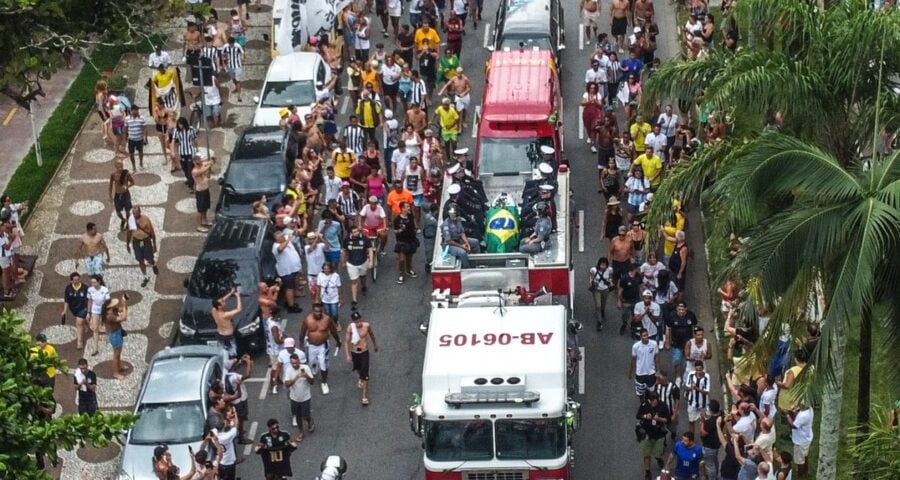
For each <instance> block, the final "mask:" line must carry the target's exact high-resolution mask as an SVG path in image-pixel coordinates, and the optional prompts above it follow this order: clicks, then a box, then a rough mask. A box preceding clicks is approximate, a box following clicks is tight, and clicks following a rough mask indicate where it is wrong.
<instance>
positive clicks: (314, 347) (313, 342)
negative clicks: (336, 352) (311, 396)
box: [300, 303, 341, 395]
mask: <svg viewBox="0 0 900 480" xmlns="http://www.w3.org/2000/svg"><path fill="white" fill-rule="evenodd" d="M329 333H330V334H331V336H333V337H334V340H335V342H336V343H337V348H339V349H340V348H341V336H340V335H339V334H338V329H337V325H335V324H334V322H333V321H332V320H331V317H329V316H328V315H325V313H324V307H323V305H322V304H321V303H316V304H314V305H313V307H312V313H310V314H309V315H307V316H306V318H305V319H304V320H303V323H302V324H301V325H300V338H305V339H306V347H307V351H308V352H309V366H310V367H311V368H318V369H319V371H321V372H322V395H328V392H329V391H330V390H329V389H328V334H329ZM314 371H315V370H314Z"/></svg>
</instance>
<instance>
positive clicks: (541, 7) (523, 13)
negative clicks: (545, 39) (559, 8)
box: [503, 0, 551, 34]
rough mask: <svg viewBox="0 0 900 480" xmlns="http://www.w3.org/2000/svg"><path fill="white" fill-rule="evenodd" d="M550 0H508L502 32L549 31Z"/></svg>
mask: <svg viewBox="0 0 900 480" xmlns="http://www.w3.org/2000/svg"><path fill="white" fill-rule="evenodd" d="M550 1H551V0H508V1H507V2H506V16H505V18H504V20H503V33H504V34H505V33H548V34H549V32H550Z"/></svg>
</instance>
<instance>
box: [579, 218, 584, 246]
mask: <svg viewBox="0 0 900 480" xmlns="http://www.w3.org/2000/svg"><path fill="white" fill-rule="evenodd" d="M578 251H579V252H583V251H584V210H579V211H578Z"/></svg>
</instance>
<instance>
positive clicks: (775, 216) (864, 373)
mask: <svg viewBox="0 0 900 480" xmlns="http://www.w3.org/2000/svg"><path fill="white" fill-rule="evenodd" d="M737 15H739V16H740V18H741V20H743V21H742V22H740V23H741V24H744V25H750V26H751V31H750V32H744V33H745V35H746V36H748V37H749V38H750V39H751V40H755V41H754V42H753V43H754V45H753V46H752V47H746V48H741V49H739V50H738V51H737V52H736V53H735V54H730V53H728V52H723V51H721V50H719V51H716V52H714V53H713V54H711V55H710V56H708V57H706V58H703V59H701V60H698V61H693V62H689V61H678V62H673V63H669V64H666V65H664V66H663V67H662V68H661V69H660V70H659V71H658V72H657V73H656V74H654V76H653V77H651V79H650V80H649V82H648V85H647V87H646V88H645V101H646V102H658V101H660V100H662V99H676V100H679V101H680V102H681V103H682V104H685V103H688V104H690V103H693V102H694V101H695V100H696V99H697V98H702V102H704V103H710V104H712V105H713V106H714V108H715V109H717V110H719V111H723V112H724V111H728V112H732V115H733V116H734V117H735V119H736V123H743V125H745V127H744V128H743V129H740V130H739V131H737V132H735V135H734V137H736V138H732V139H731V140H730V141H726V142H723V143H720V144H717V145H713V146H710V147H707V148H705V149H704V151H703V152H702V153H701V154H699V155H698V156H697V158H695V159H694V160H693V161H692V162H691V163H689V164H688V165H686V166H683V167H680V168H678V169H676V170H675V171H674V172H672V174H671V175H670V176H669V177H668V178H667V182H665V183H664V184H663V186H662V188H661V190H660V192H659V195H658V197H659V199H660V200H663V202H655V205H656V206H657V208H659V205H660V204H662V205H665V204H666V202H665V200H666V198H667V197H673V196H675V195H685V196H690V195H692V194H696V193H699V192H701V191H704V190H705V191H706V192H707V197H706V198H707V199H709V200H710V202H711V203H712V205H713V206H712V209H713V210H714V211H715V212H716V213H717V215H718V216H719V220H720V223H721V224H724V225H729V226H730V227H731V228H732V229H733V230H734V231H736V232H737V233H738V234H739V235H741V236H742V237H749V240H748V242H747V245H746V248H745V250H744V253H743V254H742V255H741V256H739V257H738V258H737V259H736V261H735V262H734V263H733V269H734V271H736V272H738V273H739V274H740V275H741V276H742V277H744V278H745V279H752V280H753V284H754V286H755V287H756V288H755V290H756V292H755V293H756V294H757V296H758V298H759V300H761V301H764V302H766V303H768V304H774V303H776V301H777V302H778V308H777V309H776V311H775V312H774V315H773V323H770V325H772V327H773V328H771V329H770V331H777V329H778V327H779V325H778V324H779V323H780V322H792V323H797V320H799V319H802V318H804V316H805V314H806V313H808V312H807V307H806V305H807V304H808V303H809V302H808V299H809V296H810V292H814V291H816V290H817V289H820V290H821V292H822V293H823V297H824V298H825V299H826V305H827V307H826V309H825V311H824V316H823V318H822V326H823V328H822V335H823V338H822V341H821V342H820V343H819V346H818V348H817V351H816V354H815V359H814V362H813V363H814V365H815V366H816V371H817V375H816V378H815V384H816V385H815V386H816V387H818V388H817V389H816V390H824V398H823V411H822V412H820V415H819V416H820V418H821V419H822V422H821V428H820V435H819V441H820V449H819V452H820V457H819V465H818V468H819V471H818V478H822V479H826V478H836V473H835V472H836V464H835V461H836V458H837V455H836V452H837V451H838V444H839V437H840V435H839V432H840V428H841V426H840V412H841V400H842V390H841V388H842V385H843V380H844V369H843V363H844V362H843V359H844V354H845V346H846V337H847V334H848V331H849V329H850V328H859V331H860V337H861V341H862V344H861V345H860V352H861V358H860V372H859V373H860V375H859V387H860V397H859V405H858V423H859V425H860V427H861V428H863V429H864V428H865V427H866V425H867V424H868V412H869V408H870V406H869V404H868V402H869V400H868V392H869V378H868V368H869V363H870V361H871V359H870V358H867V355H871V331H872V330H871V329H872V326H873V322H874V324H875V325H877V326H878V327H880V328H879V332H885V333H886V334H888V335H890V338H892V339H894V340H896V338H897V336H896V333H897V331H898V330H897V329H898V322H897V316H896V310H895V307H896V305H895V303H896V301H891V302H883V301H882V300H884V299H890V298H891V294H892V293H891V292H887V291H885V288H886V287H885V283H884V282H887V284H888V285H890V283H891V282H892V281H893V282H896V279H897V275H900V272H898V271H897V264H896V261H895V260H893V259H895V258H896V256H897V253H898V240H900V161H898V159H897V156H896V154H894V155H888V156H885V155H879V154H878V152H879V151H882V150H883V146H882V145H881V144H880V137H879V134H880V132H881V129H882V127H883V125H886V124H887V125H893V124H895V123H896V122H897V117H896V114H897V112H900V108H898V107H900V102H898V98H897V96H896V95H895V94H894V89H895V88H896V87H897V84H896V81H897V79H898V78H900V76H898V73H900V28H898V27H900V13H898V12H897V10H896V9H894V10H890V11H873V10H871V9H869V8H867V2H865V1H864V0H847V1H844V2H840V3H838V4H836V5H833V6H832V7H830V8H828V9H820V8H818V7H817V6H816V5H815V2H808V1H804V0H784V1H779V2H771V1H767V0H746V1H744V2H741V4H740V6H739V10H738V12H737ZM775 112H778V113H780V114H781V115H783V117H784V119H785V122H784V125H783V126H781V127H780V130H781V132H780V133H767V134H763V133H762V128H761V127H762V120H763V119H768V118H770V117H771V116H772V115H773V114H774V113H775ZM881 112H891V114H892V115H893V116H886V115H883V114H882V113H881ZM709 179H713V180H714V181H715V184H714V185H713V186H712V187H711V188H705V185H706V182H707V181H708V180H709ZM660 217H661V214H660V212H658V211H653V212H651V220H652V219H653V218H660ZM876 305H879V308H877V309H876V308H874V307H875V306H876ZM876 313H877V316H878V318H873V316H875V315H876ZM867 333H868V335H867ZM770 337H772V336H770ZM772 340H773V338H769V339H768V341H763V342H761V345H760V347H759V348H760V349H766V348H771V347H772V343H771V342H772ZM756 353H757V354H758V356H759V358H763V357H765V356H766V355H764V354H760V353H762V352H756ZM765 353H771V350H768V351H767V352H765Z"/></svg>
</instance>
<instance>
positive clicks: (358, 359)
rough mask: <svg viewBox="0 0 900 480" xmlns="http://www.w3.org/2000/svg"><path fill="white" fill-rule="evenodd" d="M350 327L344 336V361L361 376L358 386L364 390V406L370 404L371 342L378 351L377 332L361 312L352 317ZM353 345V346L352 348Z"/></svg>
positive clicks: (354, 313)
mask: <svg viewBox="0 0 900 480" xmlns="http://www.w3.org/2000/svg"><path fill="white" fill-rule="evenodd" d="M350 320H351V322H350V326H349V327H348V328H347V333H345V334H344V360H346V361H347V363H350V364H352V365H353V370H355V371H356V374H357V375H358V376H359V382H358V383H357V386H358V387H359V388H360V389H362V404H363V405H368V404H369V340H372V348H374V349H375V351H376V352H377V351H378V343H377V342H376V341H375V331H374V330H372V325H371V324H369V322H364V321H363V318H362V315H361V314H360V313H359V312H353V313H352V314H351V315H350ZM351 345H352V346H351Z"/></svg>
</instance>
